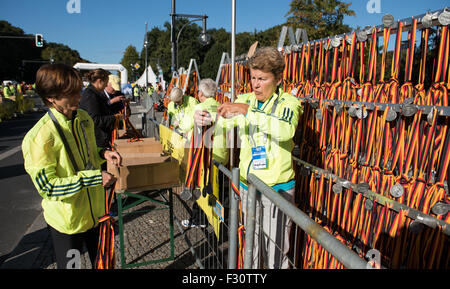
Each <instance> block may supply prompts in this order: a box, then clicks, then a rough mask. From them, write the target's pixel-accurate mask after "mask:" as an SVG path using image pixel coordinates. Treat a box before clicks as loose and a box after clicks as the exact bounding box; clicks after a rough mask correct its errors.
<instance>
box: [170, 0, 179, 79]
mask: <svg viewBox="0 0 450 289" xmlns="http://www.w3.org/2000/svg"><path fill="white" fill-rule="evenodd" d="M175 10H176V9H175V0H172V14H171V16H172V26H171V28H170V41H171V42H172V47H171V49H172V65H171V67H170V69H171V72H172V73H173V72H174V71H175V58H176V57H175V45H176V43H175V41H176V39H175V25H176V21H177V20H176V16H175Z"/></svg>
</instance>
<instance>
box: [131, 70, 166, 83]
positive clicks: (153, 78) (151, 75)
mask: <svg viewBox="0 0 450 289" xmlns="http://www.w3.org/2000/svg"><path fill="white" fill-rule="evenodd" d="M147 70H148V83H151V84H152V85H153V87H154V88H156V83H157V82H160V83H161V85H162V86H163V87H165V81H164V79H159V78H158V77H157V76H156V74H155V73H154V72H153V69H152V67H151V66H150V65H149V66H148V67H147V69H146V70H145V71H144V73H142V75H141V77H139V79H138V80H137V81H136V83H137V84H138V85H139V86H141V87H143V86H146V85H145V77H146V76H145V73H146V71H147Z"/></svg>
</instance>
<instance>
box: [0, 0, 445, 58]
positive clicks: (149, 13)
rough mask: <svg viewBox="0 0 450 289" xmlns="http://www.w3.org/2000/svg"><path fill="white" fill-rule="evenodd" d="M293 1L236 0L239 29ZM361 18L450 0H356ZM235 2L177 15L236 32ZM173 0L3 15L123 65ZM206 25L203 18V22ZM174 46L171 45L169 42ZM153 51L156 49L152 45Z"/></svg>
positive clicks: (106, 1)
mask: <svg viewBox="0 0 450 289" xmlns="http://www.w3.org/2000/svg"><path fill="white" fill-rule="evenodd" d="M70 1H72V3H75V2H78V3H79V4H80V13H72V14H71V13H68V11H67V9H66V6H67V3H68V2H70ZM369 1H378V2H379V4H380V8H381V13H369V12H368V11H367V8H366V6H367V3H368V2H369ZM290 2H291V1H290V0H236V8H237V12H236V30H237V32H238V33H239V32H244V31H249V32H253V31H254V30H255V29H256V30H258V31H261V30H265V29H267V28H269V27H272V26H274V25H277V24H281V23H283V22H285V21H286V17H285V15H286V13H287V12H288V10H289V3H290ZM344 2H346V3H352V5H351V9H353V10H354V11H355V12H356V16H350V17H346V18H345V20H344V22H345V24H348V25H350V26H351V27H354V28H356V27H357V26H361V27H364V26H366V25H378V24H381V18H382V16H383V15H384V14H386V13H390V14H392V15H393V16H394V17H395V19H403V18H406V17H410V16H415V15H420V14H422V13H424V12H426V11H428V10H429V11H434V10H438V9H441V8H444V7H445V6H449V7H450V3H449V1H448V0H427V1H424V0H395V1H394V0H353V1H347V0H345V1H344ZM231 3H232V1H231V0H176V13H179V14H197V15H198V14H200V15H201V14H206V15H208V17H209V18H208V21H207V27H208V28H222V27H223V28H225V29H226V30H227V31H231ZM170 12H171V0H159V1H156V0H127V1H125V0H1V1H0V19H1V20H6V21H8V22H10V23H11V24H12V25H14V26H18V27H20V28H22V29H23V30H24V31H25V33H29V34H35V33H41V34H43V35H44V39H45V40H47V41H51V42H57V43H62V44H65V45H68V46H69V47H71V48H72V49H75V50H77V51H78V52H79V53H80V55H81V57H83V58H85V59H88V60H90V61H93V62H98V63H119V62H120V60H121V58H122V55H123V52H124V51H125V48H126V47H127V46H128V45H130V44H131V45H133V46H135V47H136V48H137V50H138V51H141V49H142V46H143V40H144V34H145V22H148V26H149V30H150V29H151V28H152V27H155V26H157V27H163V24H164V22H166V21H169V22H170V16H169V14H170ZM198 23H199V24H201V23H200V22H198ZM167 45H170V43H167ZM150 49H151V47H150Z"/></svg>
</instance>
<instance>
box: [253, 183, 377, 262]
mask: <svg viewBox="0 0 450 289" xmlns="http://www.w3.org/2000/svg"><path fill="white" fill-rule="evenodd" d="M247 180H248V182H249V195H250V196H249V202H250V201H252V199H254V196H252V193H251V192H250V188H251V187H257V188H258V191H259V192H261V193H262V194H264V195H265V196H266V197H267V198H268V199H269V200H270V201H271V202H272V203H273V204H274V205H275V206H277V207H278V208H280V209H281V210H282V211H283V213H284V214H286V215H287V216H289V217H290V218H291V219H292V221H294V222H295V223H296V224H297V225H298V226H300V228H302V230H303V231H305V232H306V233H307V234H308V235H310V236H311V238H313V239H314V240H316V241H317V242H318V243H319V244H320V245H322V247H323V248H324V249H325V250H327V251H328V252H330V253H331V255H333V256H334V257H336V259H338V260H339V262H341V263H342V264H343V265H344V266H345V267H347V268H349V269H367V268H369V267H368V264H367V262H366V261H365V260H364V259H362V258H360V257H359V256H358V255H357V254H356V253H355V252H353V251H352V250H350V249H349V248H347V247H346V246H345V245H344V244H342V243H341V242H340V241H339V240H337V239H336V238H335V237H334V236H333V235H331V234H330V233H328V232H327V231H326V230H325V229H324V228H322V226H320V225H319V224H317V223H316V222H314V221H313V220H312V219H311V218H310V217H309V216H308V215H307V214H305V213H303V212H302V211H301V210H299V209H298V208H297V207H295V206H294V205H293V204H292V203H290V202H289V201H287V200H286V199H284V198H283V197H282V196H281V195H280V194H279V193H277V192H276V191H274V190H273V189H272V188H271V187H269V186H267V185H266V184H265V183H264V182H262V181H261V180H260V179H258V178H257V177H256V176H255V175H253V174H249V175H248V178H247ZM255 192H256V188H253V194H255ZM249 204H251V203H249ZM252 206H254V204H252ZM249 210H250V206H249ZM253 214H254V212H253ZM248 221H251V219H250V216H248V217H247V222H248ZM253 224H254V221H253ZM253 230H254V227H253V228H252V230H251V231H250V228H248V230H246V236H245V260H244V268H248V267H245V264H246V263H245V261H246V260H247V248H248V247H253V246H252V245H253V243H247V237H250V236H248V235H253V234H254V232H253ZM249 241H250V238H249ZM251 241H252V242H253V240H251ZM249 245H250V246H249ZM250 254H251V251H250ZM250 261H251V260H250ZM247 265H248V264H247ZM369 266H370V265H369Z"/></svg>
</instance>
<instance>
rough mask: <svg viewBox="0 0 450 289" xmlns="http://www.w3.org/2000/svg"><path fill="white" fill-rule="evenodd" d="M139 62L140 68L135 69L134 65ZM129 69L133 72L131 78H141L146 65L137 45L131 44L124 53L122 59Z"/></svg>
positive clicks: (121, 62) (122, 62)
mask: <svg viewBox="0 0 450 289" xmlns="http://www.w3.org/2000/svg"><path fill="white" fill-rule="evenodd" d="M136 63H137V64H139V66H140V67H139V69H135V67H134V65H135V64H136ZM120 64H122V65H123V66H124V67H125V68H126V69H127V70H128V71H131V72H132V75H131V77H130V79H132V80H135V79H137V78H139V76H140V75H141V74H142V73H143V71H144V69H145V68H144V67H143V65H142V61H141V58H140V57H139V53H138V52H137V50H136V47H134V46H133V45H129V46H128V47H127V48H126V49H125V52H124V54H123V57H122V60H121V61H120Z"/></svg>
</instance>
